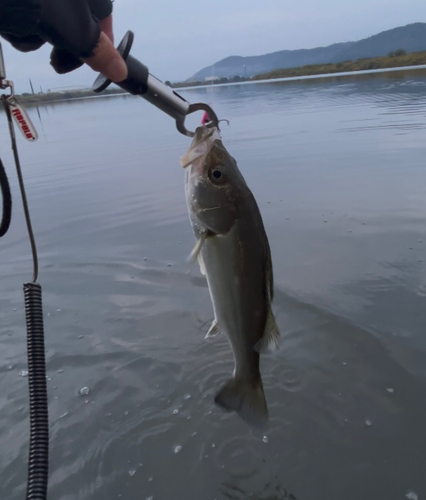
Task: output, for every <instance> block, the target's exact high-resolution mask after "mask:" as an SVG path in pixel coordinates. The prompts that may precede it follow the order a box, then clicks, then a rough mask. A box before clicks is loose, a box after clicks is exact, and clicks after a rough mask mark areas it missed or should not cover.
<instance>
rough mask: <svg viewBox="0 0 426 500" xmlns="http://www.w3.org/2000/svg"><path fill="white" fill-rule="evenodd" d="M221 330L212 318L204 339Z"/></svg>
mask: <svg viewBox="0 0 426 500" xmlns="http://www.w3.org/2000/svg"><path fill="white" fill-rule="evenodd" d="M220 332H221V330H220V326H219V325H218V324H217V321H216V320H213V323H212V324H211V327H210V328H209V331H208V332H207V333H206V336H205V337H204V338H205V339H211V338H212V337H216V335H218V334H219V333H220Z"/></svg>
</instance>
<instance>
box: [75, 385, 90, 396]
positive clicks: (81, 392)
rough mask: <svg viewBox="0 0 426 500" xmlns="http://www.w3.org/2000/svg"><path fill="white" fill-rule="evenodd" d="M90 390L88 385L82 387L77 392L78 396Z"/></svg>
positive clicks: (84, 394)
mask: <svg viewBox="0 0 426 500" xmlns="http://www.w3.org/2000/svg"><path fill="white" fill-rule="evenodd" d="M89 392H90V389H89V388H88V387H82V388H81V389H80V390H79V391H78V393H79V394H80V396H87V395H88V394H89Z"/></svg>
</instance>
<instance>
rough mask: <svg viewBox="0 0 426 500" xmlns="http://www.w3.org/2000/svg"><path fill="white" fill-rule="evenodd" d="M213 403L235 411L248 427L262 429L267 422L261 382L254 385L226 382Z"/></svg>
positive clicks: (232, 380) (237, 380)
mask: <svg viewBox="0 0 426 500" xmlns="http://www.w3.org/2000/svg"><path fill="white" fill-rule="evenodd" d="M214 401H215V403H216V404H217V405H219V406H221V407H222V408H224V409H225V410H228V411H236V412H237V413H238V415H239V416H240V417H241V418H242V419H243V420H244V421H245V422H247V423H248V424H249V425H252V426H255V427H263V426H264V425H265V424H266V422H267V421H268V406H267V404H266V399H265V394H264V392H263V387H262V381H261V380H259V383H258V384H256V385H253V384H251V383H249V382H247V381H246V380H239V379H235V378H233V379H231V380H228V382H226V384H225V385H224V386H223V387H222V388H221V389H220V390H219V392H218V393H217V394H216V396H215V398H214Z"/></svg>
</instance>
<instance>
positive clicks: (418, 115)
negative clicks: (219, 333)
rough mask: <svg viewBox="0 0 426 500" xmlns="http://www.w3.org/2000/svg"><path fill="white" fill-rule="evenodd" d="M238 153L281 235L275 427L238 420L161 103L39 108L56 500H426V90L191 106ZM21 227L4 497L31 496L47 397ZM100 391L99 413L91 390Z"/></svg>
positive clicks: (1, 263)
mask: <svg viewBox="0 0 426 500" xmlns="http://www.w3.org/2000/svg"><path fill="white" fill-rule="evenodd" d="M183 94H184V95H185V96H186V97H187V98H188V99H189V100H191V101H198V100H203V101H206V102H209V103H210V104H211V105H212V106H214V108H215V110H216V111H217V113H218V115H219V116H220V117H222V118H227V119H229V120H230V126H229V127H228V126H226V125H225V124H224V125H223V138H224V141H225V145H226V146H227V147H228V149H229V151H230V152H231V154H232V155H233V156H234V157H235V158H236V159H237V161H238V164H239V167H240V169H241V171H242V173H243V175H244V176H245V177H246V180H247V182H248V184H249V186H250V187H251V189H252V191H253V193H254V195H255V196H256V198H257V200H258V203H259V207H260V209H261V212H262V215H263V218H264V222H265V225H266V229H267V233H268V235H269V238H270V243H271V250H272V255H273V263H274V270H275V282H276V299H275V303H274V309H275V311H276V315H277V319H278V323H279V325H280V328H281V331H282V341H281V345H280V348H279V351H278V352H277V353H275V354H272V355H267V356H263V357H262V361H261V363H262V364H261V369H262V373H263V379H264V385H265V391H266V396H267V400H268V403H269V410H270V415H271V419H270V425H269V428H268V429H267V430H266V431H265V432H263V433H259V432H257V431H253V430H251V429H249V428H248V427H247V426H246V425H245V424H244V423H243V422H242V421H241V420H239V418H238V417H237V416H236V415H234V414H227V413H224V412H222V411H221V410H220V409H218V408H216V407H215V405H214V403H213V397H214V394H215V392H216V391H217V389H218V388H219V387H220V385H221V384H222V383H223V382H224V381H225V380H226V379H227V378H228V377H229V375H230V374H231V373H232V368H233V360H232V354H231V351H230V348H229V346H228V343H227V340H226V338H225V337H221V338H218V339H214V340H212V341H205V340H203V338H204V335H205V333H206V331H207V329H208V328H209V325H210V322H211V320H212V306H211V302H210V297H209V294H208V289H207V286H206V282H205V279H204V278H203V277H202V276H201V275H200V274H199V270H198V269H197V268H196V267H194V268H193V269H192V270H191V271H189V266H188V262H187V257H188V255H189V253H190V251H191V249H192V246H193V244H194V240H193V234H192V230H191V227H190V224H189V221H188V215H187V210H186V206H185V200H184V190H183V183H184V172H183V170H182V168H181V167H180V166H179V157H180V156H181V155H182V154H184V152H185V150H186V148H187V147H188V145H189V140H188V139H187V138H185V137H183V136H181V135H180V134H178V133H177V132H176V131H175V129H174V124H173V121H172V120H171V119H170V118H169V117H167V116H163V115H162V114H161V113H160V112H159V111H157V110H156V109H155V108H153V107H151V106H150V105H149V104H148V103H146V102H144V101H143V100H142V99H140V98H134V97H116V98H104V99H90V100H84V101H72V102H71V101H68V102H64V103H56V104H52V105H47V106H44V107H41V108H40V115H41V120H42V121H41V123H40V121H39V119H38V117H37V114H36V112H35V110H34V109H33V110H31V115H32V117H33V119H34V122H35V123H36V124H37V126H38V129H39V132H40V139H39V141H38V142H37V143H35V144H24V141H20V144H21V156H22V161H23V164H24V170H25V176H26V185H27V189H28V195H29V201H30V205H31V208H32V216H33V222H34V228H35V231H36V237H37V242H38V248H39V253H40V265H41V270H40V278H39V280H40V283H41V284H42V285H43V292H44V296H43V297H44V307H45V330H46V346H47V362H48V375H49V381H48V389H49V400H50V422H51V475H50V497H49V498H50V499H51V500H71V499H81V500H89V499H91V500H112V499H119V498H121V499H123V500H124V499H131V500H133V499H135V500H145V499H155V500H168V499H172V498H173V499H185V500H215V499H217V500H222V499H236V500H242V499H247V498H253V499H257V500H281V499H284V498H285V499H295V498H296V499H297V500H360V499H366V500H376V499H379V500H382V499H383V500H398V499H401V500H404V499H406V498H411V499H417V498H418V499H423V498H426V474H425V470H426V430H425V422H426V332H425V324H426V273H425V261H426V252H425V249H426V226H425V223H426V196H425V194H426V168H425V157H426V73H425V72H424V71H417V72H398V73H390V74H381V75H374V76H373V75H370V76H362V77H361V76H359V77H355V76H351V77H348V78H340V79H338V78H334V79H328V80H325V79H320V80H307V81H299V82H290V83H289V82H287V83H266V84H260V85H240V86H229V87H220V88H207V89H196V90H191V91H186V92H183ZM1 123H2V125H1V126H2V130H3V133H2V136H1V138H0V149H1V153H2V157H3V160H4V161H5V163H6V166H7V168H8V170H9V172H10V176H11V181H12V184H13V189H14V194H15V197H14V203H15V211H14V215H13V224H12V227H11V230H10V233H9V234H8V235H7V236H6V237H5V238H4V239H2V240H1V241H0V255H1V259H0V284H1V288H0V322H1V329H0V342H1V350H2V354H1V357H0V411H1V420H0V498H1V499H5V500H6V499H8V500H18V499H22V498H24V496H25V482H26V471H27V451H28V428H29V423H28V402H27V398H28V389H27V378H25V377H23V376H21V375H20V374H21V372H22V371H23V370H26V368H27V366H26V344H25V324H24V307H23V293H22V284H23V283H24V282H27V281H29V280H30V278H31V261H30V252H29V244H28V241H27V237H26V233H25V230H24V221H23V216H22V210H21V206H20V200H19V198H18V194H17V185H16V179H15V175H14V174H13V170H12V160H11V154H10V147H9V143H8V137H7V133H6V122H5V120H3V121H2V122H1ZM83 387H88V388H89V389H90V392H89V394H88V395H86V396H80V395H79V390H80V389H81V388H83Z"/></svg>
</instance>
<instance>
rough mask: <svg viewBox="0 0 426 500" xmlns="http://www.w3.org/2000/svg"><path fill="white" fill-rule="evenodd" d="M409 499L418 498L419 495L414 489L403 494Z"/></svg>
mask: <svg viewBox="0 0 426 500" xmlns="http://www.w3.org/2000/svg"><path fill="white" fill-rule="evenodd" d="M405 496H406V497H407V498H408V499H409V500H419V495H417V493H415V492H414V491H407V493H406V495H405Z"/></svg>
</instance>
